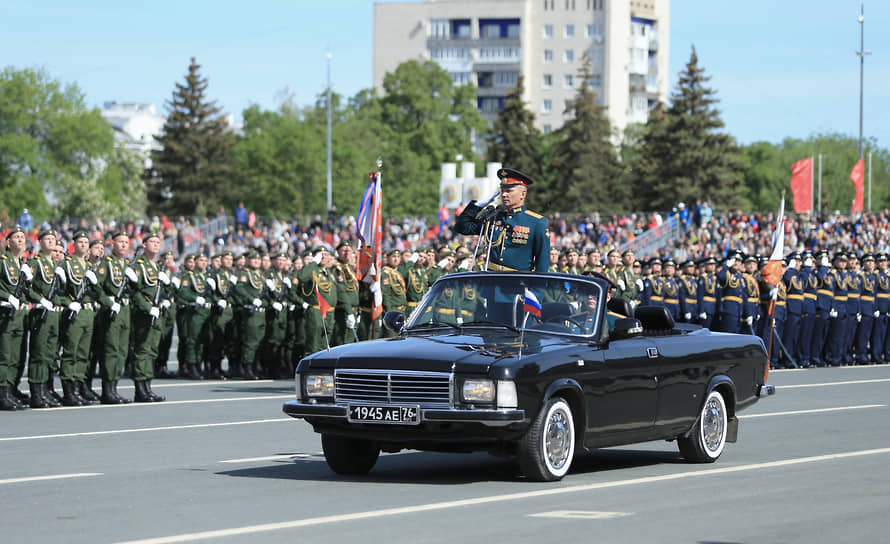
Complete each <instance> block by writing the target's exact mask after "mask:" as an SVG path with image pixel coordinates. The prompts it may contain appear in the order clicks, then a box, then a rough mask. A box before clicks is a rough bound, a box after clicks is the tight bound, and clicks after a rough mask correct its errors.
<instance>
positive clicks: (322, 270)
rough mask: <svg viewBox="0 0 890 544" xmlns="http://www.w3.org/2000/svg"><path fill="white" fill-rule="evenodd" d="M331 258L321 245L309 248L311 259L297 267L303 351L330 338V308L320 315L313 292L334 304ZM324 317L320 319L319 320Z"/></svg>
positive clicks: (322, 345)
mask: <svg viewBox="0 0 890 544" xmlns="http://www.w3.org/2000/svg"><path fill="white" fill-rule="evenodd" d="M333 264H334V258H333V257H332V256H331V254H330V253H328V252H327V250H326V249H325V248H323V247H317V248H315V249H313V250H312V261H310V262H309V264H307V265H305V266H304V267H303V269H302V270H301V271H300V275H299V280H300V295H301V296H302V297H303V310H304V311H305V315H304V321H305V323H306V353H307V354H309V353H315V352H316V351H320V350H322V349H324V348H325V347H326V345H328V344H329V343H330V341H331V335H332V334H333V332H334V331H333V328H334V312H333V311H329V312H328V313H327V316H325V317H324V318H323V317H322V315H321V306H320V304H319V302H320V301H319V300H318V296H317V294H316V286H317V288H318V293H320V294H321V296H322V297H323V298H324V299H325V301H326V303H327V305H328V306H330V307H331V308H335V307H336V305H337V289H336V288H335V286H334V280H333V277H332V275H331V270H330V269H331V267H332V266H333ZM322 320H324V323H322Z"/></svg>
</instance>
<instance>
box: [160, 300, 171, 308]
mask: <svg viewBox="0 0 890 544" xmlns="http://www.w3.org/2000/svg"><path fill="white" fill-rule="evenodd" d="M170 306H172V304H171V303H170V301H169V300H162V301H161V309H162V310H169V309H170Z"/></svg>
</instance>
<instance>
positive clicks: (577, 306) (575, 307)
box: [569, 300, 581, 312]
mask: <svg viewBox="0 0 890 544" xmlns="http://www.w3.org/2000/svg"><path fill="white" fill-rule="evenodd" d="M569 306H571V307H572V311H573V312H577V311H578V310H580V309H581V303H580V302H578V301H577V300H575V301H572V302H569Z"/></svg>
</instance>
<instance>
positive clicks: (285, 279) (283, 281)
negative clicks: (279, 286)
mask: <svg viewBox="0 0 890 544" xmlns="http://www.w3.org/2000/svg"><path fill="white" fill-rule="evenodd" d="M281 283H283V284H285V285H286V286H287V288H288V289H290V288H291V287H293V286H294V282H292V281H290V278H288V277H285V278H284V279H283V280H281Z"/></svg>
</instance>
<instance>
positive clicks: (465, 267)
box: [459, 258, 472, 270]
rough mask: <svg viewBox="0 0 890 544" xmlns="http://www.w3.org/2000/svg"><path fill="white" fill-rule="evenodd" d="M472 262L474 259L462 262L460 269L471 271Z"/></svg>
mask: <svg viewBox="0 0 890 544" xmlns="http://www.w3.org/2000/svg"><path fill="white" fill-rule="evenodd" d="M471 261H472V259H469V258H467V259H464V260H462V261H461V262H460V266H459V268H460V269H461V270H469V269H470V265H471Z"/></svg>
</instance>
